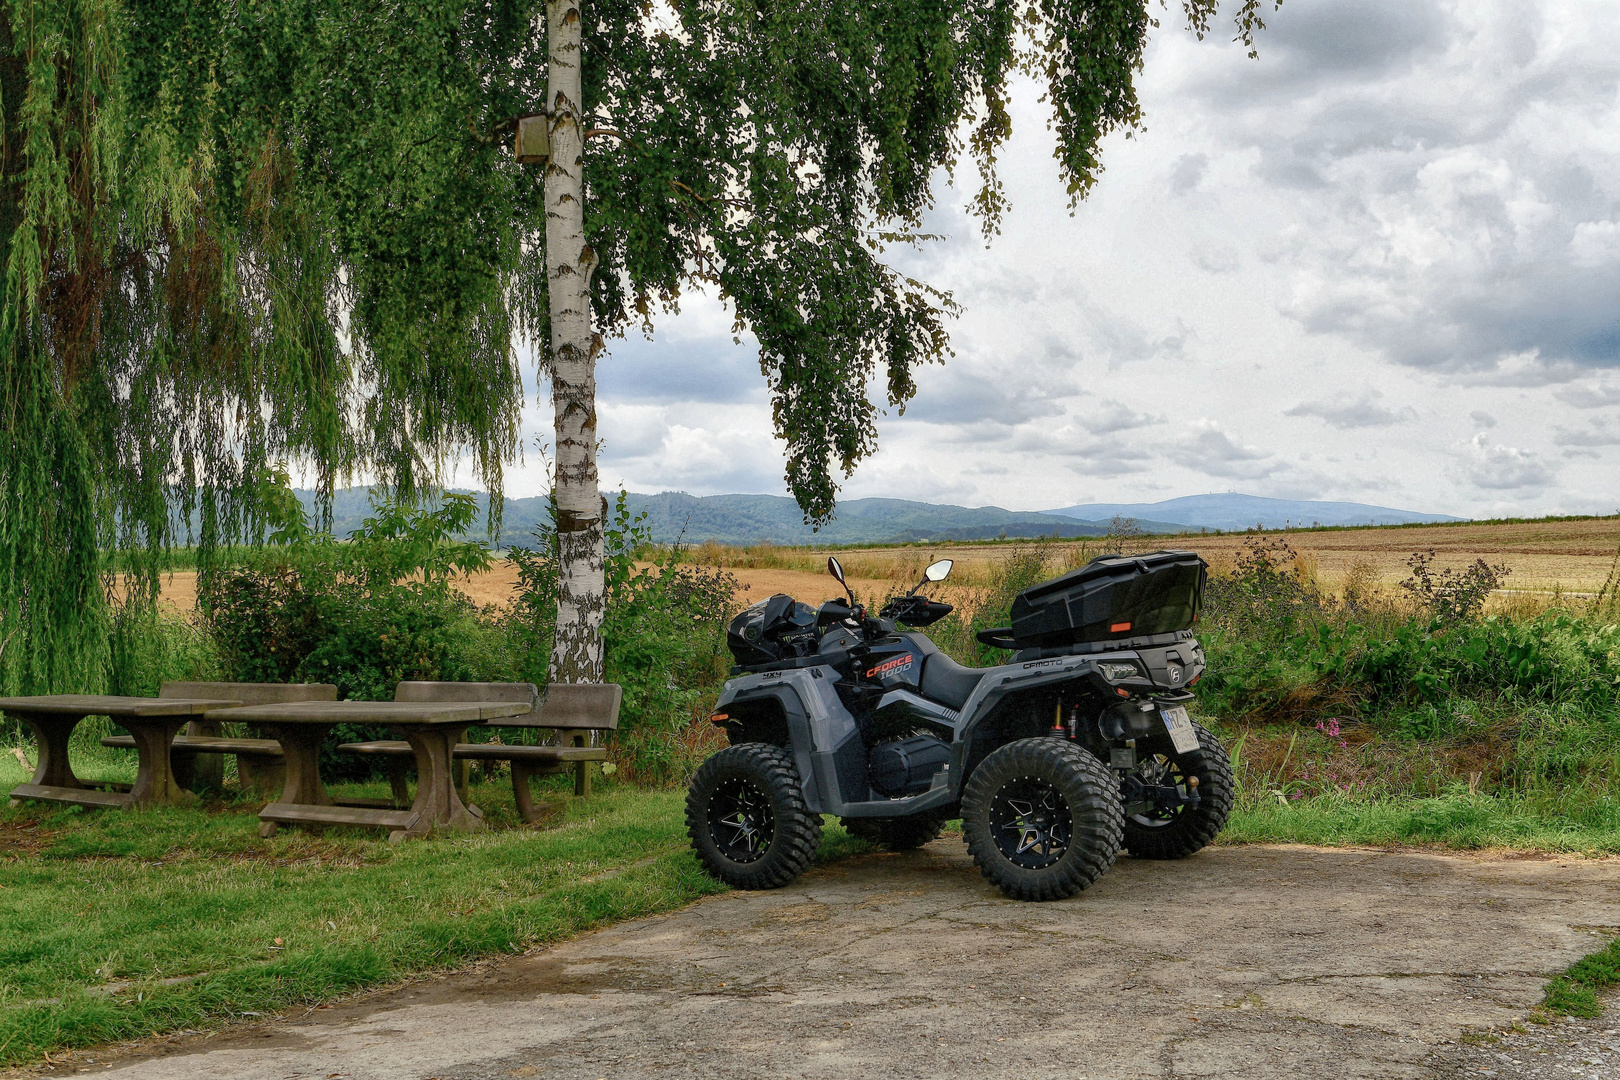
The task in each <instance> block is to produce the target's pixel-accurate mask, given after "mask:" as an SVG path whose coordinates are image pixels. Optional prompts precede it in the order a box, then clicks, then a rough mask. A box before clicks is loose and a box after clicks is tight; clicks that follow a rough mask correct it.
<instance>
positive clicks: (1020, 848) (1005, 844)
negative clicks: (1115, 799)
mask: <svg viewBox="0 0 1620 1080" xmlns="http://www.w3.org/2000/svg"><path fill="white" fill-rule="evenodd" d="M990 835H991V837H992V838H994V840H995V844H996V849H997V850H999V851H1000V852H1001V853H1002V854H1003V855H1005V856H1006V857H1007V861H1008V862H1010V863H1012V864H1013V865H1014V866H1018V867H1022V868H1023V869H1025V870H1043V869H1045V868H1046V867H1048V866H1051V865H1052V864H1054V863H1056V862H1057V861H1058V860H1059V859H1061V858H1063V853H1064V852H1066V851H1068V850H1069V842H1070V841H1071V840H1072V839H1073V838H1074V812H1073V811H1072V810H1070V809H1069V800H1067V799H1065V798H1064V797H1063V792H1061V791H1059V790H1058V789H1057V788H1055V787H1053V786H1052V785H1051V784H1048V783H1047V782H1046V781H1044V780H1037V779H1035V778H1034V777H1028V776H1026V777H1022V778H1020V779H1017V780H1009V781H1008V782H1007V783H1005V784H1003V785H1002V786H1001V790H1000V791H998V792H996V796H995V798H993V799H991V800H990Z"/></svg>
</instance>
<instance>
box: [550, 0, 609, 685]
mask: <svg viewBox="0 0 1620 1080" xmlns="http://www.w3.org/2000/svg"><path fill="white" fill-rule="evenodd" d="M580 4H581V0H547V3H546V37H547V51H548V53H549V60H550V64H549V71H548V76H547V79H548V81H547V87H546V101H547V106H548V110H549V112H550V113H551V160H550V162H548V163H547V165H546V282H547V288H548V290H549V294H550V302H551V342H550V346H551V358H550V359H551V365H550V366H551V403H552V407H553V408H554V410H555V412H556V421H555V423H556V429H555V430H556V455H557V464H556V468H557V475H556V484H557V541H558V544H559V548H560V550H559V557H560V571H561V574H560V580H559V582H558V590H557V640H556V644H555V645H554V646H552V650H551V678H552V681H554V682H570V683H573V682H601V681H602V614H603V610H604V609H605V607H606V595H605V592H606V586H605V582H604V578H603V565H604V558H603V546H602V540H603V537H602V525H603V518H604V516H605V514H606V503H604V502H603V501H602V495H601V493H600V492H599V491H598V490H597V482H596V481H597V476H596V356H597V353H598V352H600V351H601V348H602V339H601V338H600V337H599V336H598V335H597V333H596V327H595V325H594V323H593V321H592V318H591V297H590V285H591V274H592V272H594V271H595V269H596V262H597V259H596V253H595V252H594V251H592V250H591V249H590V246H589V245H588V244H586V242H585V153H584V151H585V143H584V127H583V124H582V119H583V117H582V116H581V113H582V110H583V107H584V102H583V100H582V98H583V92H582V89H581V80H580V38H581V29H582V27H581V13H580Z"/></svg>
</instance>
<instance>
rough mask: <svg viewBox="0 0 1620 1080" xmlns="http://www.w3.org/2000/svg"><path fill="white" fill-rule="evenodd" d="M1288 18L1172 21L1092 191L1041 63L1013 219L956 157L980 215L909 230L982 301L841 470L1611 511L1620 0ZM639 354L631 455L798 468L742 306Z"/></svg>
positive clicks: (850, 492) (1037, 490)
mask: <svg viewBox="0 0 1620 1080" xmlns="http://www.w3.org/2000/svg"><path fill="white" fill-rule="evenodd" d="M1267 21H1268V23H1269V26H1268V29H1267V30H1266V31H1265V32H1264V33H1263V34H1262V35H1261V37H1260V40H1259V48H1260V57H1259V59H1258V60H1250V59H1248V58H1246V57H1245V56H1244V55H1243V51H1242V50H1241V49H1240V48H1238V47H1236V46H1234V45H1231V44H1229V43H1223V42H1220V41H1215V40H1211V41H1205V42H1202V43H1199V42H1196V41H1194V40H1193V39H1192V38H1191V37H1190V35H1187V34H1185V33H1184V32H1182V31H1180V30H1179V29H1177V28H1175V26H1174V21H1173V20H1165V25H1164V27H1163V28H1162V29H1161V30H1159V31H1158V32H1157V34H1156V36H1155V38H1154V40H1153V42H1152V44H1151V45H1150V48H1149V52H1148V55H1147V58H1146V64H1145V70H1144V74H1143V77H1142V81H1141V84H1140V85H1141V94H1142V100H1143V104H1144V108H1145V111H1146V119H1147V125H1148V129H1147V131H1146V132H1145V133H1143V134H1142V135H1140V136H1138V137H1136V138H1133V139H1129V140H1127V139H1123V138H1114V139H1110V140H1109V142H1108V144H1107V145H1106V146H1105V147H1104V148H1103V155H1102V156H1103V160H1104V162H1105V163H1106V165H1107V171H1106V172H1105V173H1104V174H1103V175H1102V178H1101V180H1100V181H1099V183H1098V185H1097V187H1096V189H1095V190H1094V192H1093V194H1092V196H1091V197H1090V198H1089V199H1088V200H1087V201H1086V202H1085V203H1083V204H1082V205H1081V206H1080V208H1079V209H1078V211H1077V212H1076V213H1075V214H1074V215H1073V216H1070V214H1069V213H1068V211H1067V198H1066V194H1065V192H1064V191H1063V189H1062V186H1061V185H1060V184H1059V183H1058V182H1057V180H1056V177H1055V175H1054V171H1053V166H1052V160H1051V150H1052V144H1051V138H1052V137H1051V134H1050V133H1049V132H1048V131H1047V130H1046V127H1045V121H1046V115H1047V111H1046V109H1045V107H1044V106H1042V105H1041V104H1040V103H1039V101H1038V98H1039V92H1038V89H1037V88H1035V87H1034V86H1033V85H1032V84H1030V83H1028V82H1015V83H1014V85H1013V87H1012V92H1013V93H1012V113H1013V119H1014V138H1013V141H1012V143H1011V145H1009V147H1008V148H1007V151H1006V153H1005V154H1004V155H1003V158H1002V162H1001V174H1002V177H1003V179H1004V181H1005V182H1006V184H1007V191H1008V194H1009V196H1010V197H1011V199H1012V207H1013V209H1012V212H1011V213H1010V214H1009V216H1008V217H1007V219H1006V222H1005V224H1004V229H1003V232H1002V235H1001V236H1000V237H998V238H997V239H996V240H995V241H994V242H993V243H992V244H991V245H990V246H989V247H988V248H986V246H985V245H984V244H983V242H982V240H981V238H980V237H979V235H978V232H977V228H976V225H975V223H974V222H973V221H972V220H970V219H969V218H968V217H967V216H966V215H965V213H963V211H962V206H963V204H964V203H965V202H966V199H967V193H966V192H965V191H957V190H951V189H949V188H947V187H945V186H943V184H944V180H943V178H941V181H940V182H941V185H942V186H941V187H940V188H939V195H940V197H939V203H938V206H937V208H936V210H935V211H934V212H933V213H932V214H931V215H930V218H929V221H928V223H927V228H928V229H929V230H930V231H934V232H940V233H944V234H946V235H948V236H949V238H950V239H948V240H947V241H945V242H943V243H939V244H935V245H932V246H929V247H925V248H924V249H922V250H921V251H912V250H909V249H907V250H904V251H897V252H894V253H892V255H891V258H892V259H893V260H894V261H895V265H896V266H897V267H899V268H901V269H902V270H903V271H904V272H906V273H909V274H912V275H914V276H916V277H919V278H922V279H923V280H926V281H928V282H930V283H931V284H934V285H936V286H939V287H941V288H945V289H948V290H951V291H952V292H953V294H954V296H955V298H956V299H957V301H958V302H960V303H961V304H962V305H963V314H962V316H961V318H960V319H958V320H957V321H956V322H955V323H954V324H952V325H951V327H950V330H951V339H952V346H953V348H954V350H955V355H954V356H953V357H951V358H949V359H948V360H947V362H946V363H945V364H944V365H943V366H930V367H926V368H923V369H921V370H919V371H918V372H917V383H918V387H919V392H918V396H917V398H916V400H915V401H914V402H913V403H912V404H911V405H910V407H909V408H908V409H907V410H906V412H905V414H904V416H903V417H902V416H898V415H895V414H894V413H893V411H891V412H890V413H889V414H888V415H886V416H884V417H883V418H881V420H880V423H879V451H878V453H877V454H876V455H875V456H874V457H873V458H872V459H870V460H869V461H868V462H866V463H865V464H863V465H862V466H861V468H860V469H859V471H858V472H857V473H856V475H855V476H854V477H853V478H851V479H849V480H848V481H846V482H845V483H844V488H843V492H844V495H845V497H855V496H865V495H882V496H892V497H898V498H923V499H935V500H948V501H952V502H960V503H965V504H969V505H984V504H995V505H1002V506H1007V507H1011V508H1015V509H1030V510H1038V509H1046V508H1050V507H1054V506H1062V505H1068V504H1072V503H1074V502H1076V501H1078V500H1080V499H1081V498H1083V497H1084V498H1092V499H1095V500H1099V501H1110V502H1111V501H1136V500H1139V499H1141V500H1147V499H1152V498H1163V497H1168V496H1173V495H1184V494H1190V493H1195V492H1201V491H1207V490H1209V489H1210V488H1211V487H1218V488H1221V489H1226V488H1240V489H1242V490H1246V491H1251V492H1253V493H1255V494H1261V495H1277V496H1286V497H1314V498H1324V499H1370V500H1373V501H1377V502H1379V503H1381V504H1383V505H1396V506H1405V507H1410V508H1413V509H1423V510H1433V511H1437V512H1446V513H1457V514H1464V515H1468V514H1500V513H1535V512H1553V511H1559V510H1569V511H1572V512H1573V511H1582V510H1591V509H1594V508H1596V509H1603V510H1605V511H1607V510H1612V507H1605V506H1599V505H1598V504H1595V503H1593V501H1592V500H1593V498H1594V497H1595V496H1593V495H1591V494H1589V493H1592V492H1608V491H1612V490H1613V488H1614V486H1615V485H1614V478H1615V476H1616V475H1620V474H1617V472H1616V465H1617V464H1620V443H1617V442H1615V441H1614V440H1613V439H1612V437H1611V433H1614V432H1615V431H1616V430H1617V428H1616V424H1617V423H1620V420H1617V419H1615V418H1614V417H1612V416H1611V414H1610V412H1609V410H1613V409H1615V408H1616V407H1617V406H1620V314H1617V311H1616V307H1617V303H1616V297H1620V225H1617V224H1616V223H1620V5H1615V4H1596V3H1586V2H1583V0H1546V2H1535V3H1531V2H1529V0H1523V2H1516V0H1310V2H1304V0H1302V2H1299V3H1294V2H1293V0H1290V2H1289V3H1286V4H1284V5H1283V7H1282V9H1281V10H1280V11H1278V12H1276V13H1275V14H1274V15H1270V16H1268V20H1267ZM969 171H970V172H971V170H969ZM611 349H612V355H611V356H610V357H609V358H607V359H605V360H604V361H603V364H602V368H601V372H600V376H599V378H600V384H599V386H600V397H601V403H602V404H601V409H600V418H601V424H600V432H601V436H602V438H603V439H604V440H605V454H604V463H603V469H602V472H603V479H604V481H613V480H617V479H623V480H624V481H625V482H627V483H629V484H630V485H631V486H632V487H633V488H636V489H638V490H659V489H660V488H665V487H684V488H687V489H688V490H692V491H694V492H715V491H727V490H736V491H760V492H769V493H782V492H783V491H784V487H783V482H782V471H783V469H782V449H781V446H780V445H779V444H778V443H777V442H776V440H775V439H774V438H773V437H772V435H771V427H770V412H769V405H768V402H767V400H766V396H765V391H764V380H763V379H762V378H761V376H760V374H759V371H758V365H757V361H756V359H755V353H754V351H753V349H752V347H751V344H745V345H743V346H736V345H733V344H732V343H731V335H730V316H729V314H728V313H727V312H726V310H725V309H724V308H723V306H722V305H720V304H719V303H718V302H716V301H714V300H711V299H704V298H701V297H689V298H687V299H686V300H685V301H684V303H683V312H682V314H681V315H680V316H678V317H676V318H670V319H664V320H662V321H661V322H660V323H659V337H658V339H657V340H656V341H654V342H650V343H649V342H643V341H640V340H639V339H637V340H633V341H627V342H620V343H611ZM878 396H879V394H878V392H874V399H877V398H878ZM544 412H545V410H544V408H542V409H540V410H537V411H535V412H532V413H531V415H530V417H529V418H528V419H529V424H530V426H531V427H532V429H533V430H535V431H537V432H539V433H541V434H544V433H545V432H548V431H549V428H550V421H549V416H546V415H542V414H543V413H544ZM1487 431H1488V433H1489V434H1488V436H1487V435H1486V432H1487ZM512 486H513V488H514V489H516V488H519V487H520V486H521V485H520V484H518V483H514V484H513V485H512ZM1603 497H1604V498H1610V499H1612V496H1606V495H1605V496H1603Z"/></svg>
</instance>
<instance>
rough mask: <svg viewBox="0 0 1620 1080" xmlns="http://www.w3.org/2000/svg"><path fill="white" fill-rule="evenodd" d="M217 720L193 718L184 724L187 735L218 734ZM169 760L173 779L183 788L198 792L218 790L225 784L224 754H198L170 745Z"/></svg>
mask: <svg viewBox="0 0 1620 1080" xmlns="http://www.w3.org/2000/svg"><path fill="white" fill-rule="evenodd" d="M220 731H221V726H220V724H219V722H218V721H208V720H193V721H191V723H189V724H187V725H186V734H187V735H219V734H220ZM169 762H170V765H171V767H172V768H173V770H174V781H175V783H177V784H179V785H180V786H181V787H183V788H187V789H189V790H191V791H195V792H198V793H201V792H204V791H218V790H220V789H221V788H223V787H224V786H225V755H223V754H198V753H195V752H188V751H186V750H183V749H180V748H176V747H170V748H169Z"/></svg>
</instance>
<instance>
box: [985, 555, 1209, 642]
mask: <svg viewBox="0 0 1620 1080" xmlns="http://www.w3.org/2000/svg"><path fill="white" fill-rule="evenodd" d="M1208 569H1209V564H1208V563H1206V562H1204V560H1203V559H1201V558H1199V557H1198V555H1197V553H1196V552H1192V551H1155V552H1153V553H1152V554H1151V555H1099V556H1098V557H1097V558H1095V559H1092V560H1091V561H1090V562H1089V563H1087V564H1086V565H1085V566H1082V567H1081V568H1080V569H1078V570H1073V571H1070V572H1069V573H1067V574H1064V575H1063V576H1062V577H1058V578H1053V579H1052V580H1051V581H1047V582H1042V583H1041V584H1039V585H1035V586H1032V587H1030V588H1028V589H1025V590H1024V591H1023V592H1021V593H1019V594H1018V596H1017V597H1016V598H1015V599H1014V600H1013V606H1012V636H1013V640H1014V641H1015V642H1016V643H1017V644H1018V647H1019V648H1031V647H1036V646H1052V645H1067V644H1071V643H1075V642H1082V641H1105V640H1107V639H1109V638H1132V637H1142V636H1145V635H1149V634H1171V633H1175V632H1176V631H1178V630H1187V629H1190V628H1191V627H1192V625H1193V623H1194V622H1196V621H1197V620H1198V611H1199V609H1200V608H1201V607H1202V606H1203V603H1204V581H1205V578H1206V574H1207V571H1208Z"/></svg>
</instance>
